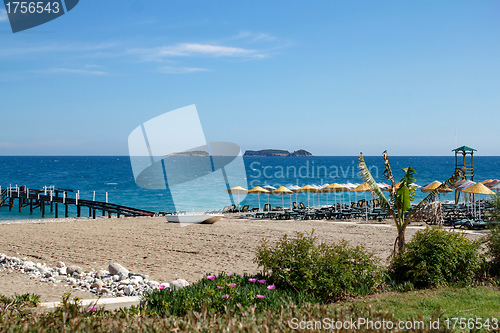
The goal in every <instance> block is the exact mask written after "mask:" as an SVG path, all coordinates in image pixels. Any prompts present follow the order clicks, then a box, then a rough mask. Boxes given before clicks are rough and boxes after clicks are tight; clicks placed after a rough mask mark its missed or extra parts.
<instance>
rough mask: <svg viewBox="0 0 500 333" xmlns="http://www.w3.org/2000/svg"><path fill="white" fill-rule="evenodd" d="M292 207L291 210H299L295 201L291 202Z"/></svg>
mask: <svg viewBox="0 0 500 333" xmlns="http://www.w3.org/2000/svg"><path fill="white" fill-rule="evenodd" d="M292 205H293V209H299V206H297V203H296V202H295V201H294V202H293V204H292Z"/></svg>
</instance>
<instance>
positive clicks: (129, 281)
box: [0, 253, 189, 297]
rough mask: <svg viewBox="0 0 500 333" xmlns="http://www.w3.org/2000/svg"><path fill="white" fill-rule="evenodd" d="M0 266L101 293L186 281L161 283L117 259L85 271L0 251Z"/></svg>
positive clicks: (135, 292)
mask: <svg viewBox="0 0 500 333" xmlns="http://www.w3.org/2000/svg"><path fill="white" fill-rule="evenodd" d="M0 267H2V268H8V269H12V270H15V271H18V272H20V273H23V274H27V275H29V276H30V277H31V278H39V279H41V281H43V282H47V283H54V284H56V283H57V284H64V285H67V286H71V287H73V288H76V289H80V290H83V291H88V292H91V293H94V294H97V295H102V296H115V297H119V296H142V295H144V294H145V293H146V292H148V291H151V290H154V289H174V288H175V289H182V288H184V287H186V286H188V285H189V283H188V282H187V281H186V280H183V279H178V280H175V281H172V282H171V283H161V284H160V283H159V282H157V281H152V280H149V279H148V276H147V275H144V274H139V273H132V272H129V270H128V269H126V268H125V267H123V266H122V265H120V264H117V263H112V264H110V265H109V266H108V270H99V271H97V272H96V271H95V270H91V271H90V272H85V271H84V270H83V269H82V268H81V267H79V266H74V265H71V266H68V267H66V265H65V264H64V263H63V262H62V261H59V262H58V263H57V264H56V266H55V267H52V268H51V267H48V266H47V265H46V264H45V263H42V264H41V263H34V262H32V261H29V260H27V259H26V258H23V259H19V258H16V257H9V256H6V255H4V254H2V253H0Z"/></svg>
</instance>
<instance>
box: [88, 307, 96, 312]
mask: <svg viewBox="0 0 500 333" xmlns="http://www.w3.org/2000/svg"><path fill="white" fill-rule="evenodd" d="M96 310H97V307H95V306H91V307H89V312H93V311H96Z"/></svg>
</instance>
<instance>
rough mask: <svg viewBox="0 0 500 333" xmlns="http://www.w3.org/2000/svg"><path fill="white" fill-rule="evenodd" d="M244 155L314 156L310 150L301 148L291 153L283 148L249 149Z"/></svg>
mask: <svg viewBox="0 0 500 333" xmlns="http://www.w3.org/2000/svg"><path fill="white" fill-rule="evenodd" d="M243 156H291V157H295V156H313V154H311V153H310V152H308V151H307V150H304V149H299V150H296V151H294V152H293V153H290V152H289V151H288V150H281V149H263V150H247V151H245V154H243Z"/></svg>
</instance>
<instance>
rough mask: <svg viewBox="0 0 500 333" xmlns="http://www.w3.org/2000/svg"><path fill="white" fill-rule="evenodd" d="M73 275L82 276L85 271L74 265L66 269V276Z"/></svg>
mask: <svg viewBox="0 0 500 333" xmlns="http://www.w3.org/2000/svg"><path fill="white" fill-rule="evenodd" d="M73 273H77V274H82V273H83V269H82V268H81V267H78V266H74V265H72V266H69V267H66V274H68V275H73Z"/></svg>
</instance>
